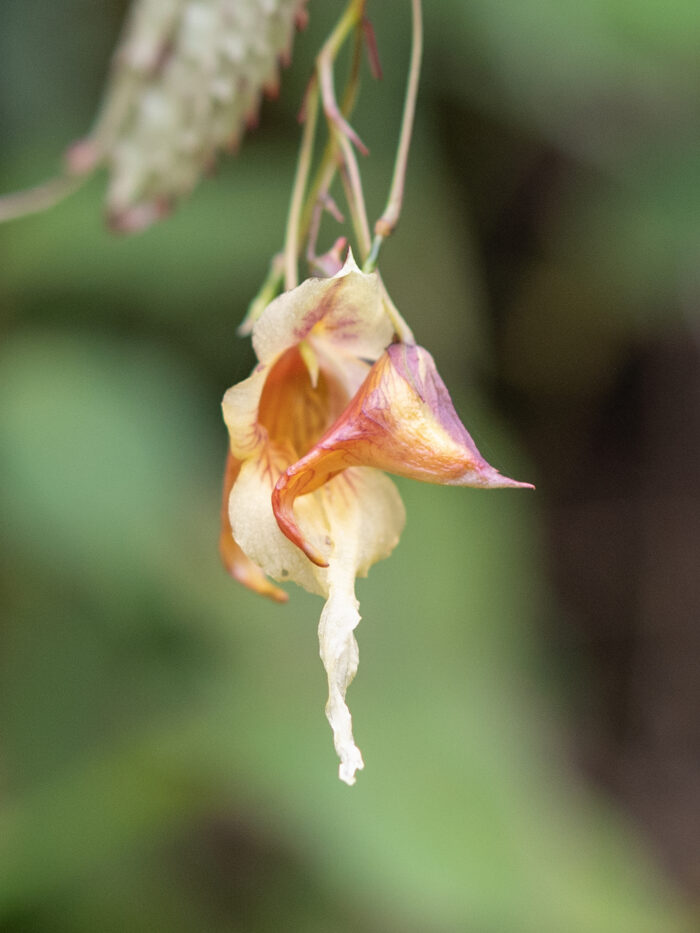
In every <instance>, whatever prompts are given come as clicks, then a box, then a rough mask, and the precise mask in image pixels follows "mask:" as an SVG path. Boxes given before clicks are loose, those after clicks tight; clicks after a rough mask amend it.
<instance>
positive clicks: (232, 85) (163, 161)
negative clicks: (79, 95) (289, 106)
mask: <svg viewBox="0 0 700 933" xmlns="http://www.w3.org/2000/svg"><path fill="white" fill-rule="evenodd" d="M305 3H306V0H137V2H135V4H134V5H133V7H132V9H131V12H130V14H129V18H128V21H127V24H126V27H125V31H124V35H123V38H122V41H121V42H120V44H119V47H118V49H117V52H116V54H115V58H114V64H113V71H112V75H111V77H110V80H109V84H108V87H107V91H106V94H105V98H104V103H103V106H102V111H101V113H100V116H99V118H98V120H97V124H96V126H95V128H94V130H93V132H92V133H91V134H90V136H89V137H88V138H87V139H86V140H83V141H82V142H80V143H78V144H77V145H76V146H75V147H74V148H73V150H72V152H71V153H70V154H69V160H70V162H71V165H72V168H73V170H74V171H76V172H77V173H80V172H81V171H85V170H87V169H91V168H92V167H93V166H94V165H95V164H97V163H98V162H101V161H105V162H106V163H107V166H108V169H109V175H110V181H109V191H108V195H107V209H108V216H109V218H110V222H111V224H112V225H113V226H114V227H115V228H117V229H122V230H134V229H139V228H141V227H144V226H147V225H148V224H149V223H151V222H152V221H153V220H155V219H157V218H158V217H160V216H162V215H163V214H164V213H166V212H167V211H168V210H169V208H170V207H171V206H172V204H173V203H174V202H175V201H176V200H177V199H179V198H181V197H182V196H183V195H185V194H187V193H189V191H190V190H191V189H192V188H193V187H194V185H195V184H196V183H197V181H198V180H199V178H200V176H201V175H202V173H203V172H204V171H205V170H207V169H208V168H210V167H211V166H212V164H213V163H214V161H215V159H216V157H217V154H218V153H219V151H220V150H221V149H222V148H229V149H231V148H235V147H236V145H237V144H238V142H239V140H240V138H241V136H242V135H243V133H244V131H245V129H246V125H247V124H249V123H250V122H252V121H253V120H254V119H255V118H256V115H257V111H258V107H259V105H260V98H261V95H262V94H263V93H264V92H267V93H273V92H274V91H275V90H276V87H277V82H278V79H279V68H280V64H281V63H284V62H285V61H287V60H288V59H289V57H290V55H291V47H292V40H293V34H294V27H295V24H298V23H299V22H300V21H301V20H302V18H303V16H304V7H305Z"/></svg>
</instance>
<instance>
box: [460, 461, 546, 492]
mask: <svg viewBox="0 0 700 933" xmlns="http://www.w3.org/2000/svg"><path fill="white" fill-rule="evenodd" d="M458 485H460V486H474V487H476V488H479V489H534V488H535V486H534V485H533V483H522V482H520V480H517V479H511V478H510V477H509V476H503V474H502V473H499V472H498V470H496V469H494V467H492V466H490V465H489V464H488V463H484V464H482V465H481V466H477V467H476V468H473V467H472V468H470V469H469V470H467V471H466V473H464V475H463V476H462V477H461V479H460V480H459V482H458Z"/></svg>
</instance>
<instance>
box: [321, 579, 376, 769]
mask: <svg viewBox="0 0 700 933" xmlns="http://www.w3.org/2000/svg"><path fill="white" fill-rule="evenodd" d="M357 610H358V602H357V599H356V598H355V578H354V576H353V575H352V574H351V573H348V572H347V571H346V570H345V569H343V568H341V567H336V566H333V567H331V569H330V573H329V594H328V600H327V602H326V605H325V606H324V607H323V612H322V613H321V621H320V622H319V625H318V642H319V647H320V654H321V660H322V661H323V666H324V667H325V669H326V674H327V676H328V702H327V703H326V716H327V718H328V722H329V723H330V726H331V729H332V730H333V744H334V745H335V750H336V752H337V753H338V758H340V766H339V768H338V776H339V777H340V780H341V781H345V783H346V784H354V783H355V772H356V771H359V770H360V769H361V768H364V766H365V765H364V762H363V760H362V753H361V752H360V749H359V748H358V747H357V745H355V739H354V737H353V734H352V716H351V715H350V710H349V709H348V706H347V703H346V702H345V694H346V691H347V689H348V687H349V685H350V684H351V683H352V680H353V678H354V676H355V674H356V673H357V665H358V663H359V660H360V653H359V649H358V647H357V642H356V640H355V636H354V634H353V631H354V629H355V628H356V626H357V624H358V622H359V621H360V613H359V612H358V611H357Z"/></svg>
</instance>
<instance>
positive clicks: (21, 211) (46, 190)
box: [0, 175, 85, 223]
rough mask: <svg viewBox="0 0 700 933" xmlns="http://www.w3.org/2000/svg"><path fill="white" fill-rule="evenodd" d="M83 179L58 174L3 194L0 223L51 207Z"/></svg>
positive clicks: (79, 184) (0, 203) (0, 198)
mask: <svg viewBox="0 0 700 933" xmlns="http://www.w3.org/2000/svg"><path fill="white" fill-rule="evenodd" d="M84 180H85V179H84V178H77V177H75V176H71V175H59V176H58V177H56V178H52V179H51V180H50V181H46V182H44V183H43V184H42V185H36V186H35V187H34V188H27V189H26V190H25V191H14V192H13V193H12V194H6V195H3V196H2V197H0V223H3V222H4V221H6V220H15V219H16V218H17V217H26V216H27V214H38V213H39V212H40V211H45V210H46V209H47V208H49V207H53V206H54V204H58V203H59V201H62V200H63V199H64V198H67V197H68V195H69V194H73V192H74V191H77V190H78V188H79V187H80V186H81V185H82V183H83V181H84Z"/></svg>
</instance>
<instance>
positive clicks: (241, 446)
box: [221, 365, 270, 460]
mask: <svg viewBox="0 0 700 933" xmlns="http://www.w3.org/2000/svg"><path fill="white" fill-rule="evenodd" d="M269 370H270V367H269V366H263V365H258V366H256V367H255V369H254V370H253V373H252V375H250V376H249V377H248V378H247V379H244V380H243V382H239V383H238V384H237V385H235V386H231V388H230V389H228V390H227V392H226V394H225V395H224V398H223V401H222V403H221V407H222V410H223V413H224V421H225V422H226V427H227V428H228V433H229V438H230V446H231V453H232V454H233V456H234V457H236V458H237V459H238V460H246V459H247V458H248V457H250V456H252V455H253V454H254V453H255V451H256V450H257V449H258V448H259V447H260V446H261V444H262V443H264V441H265V439H266V434H265V430H264V428H262V427H261V426H260V425H259V424H258V407H259V405H260V396H261V395H262V391H263V389H264V387H265V380H266V379H267V376H268V374H269Z"/></svg>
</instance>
